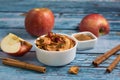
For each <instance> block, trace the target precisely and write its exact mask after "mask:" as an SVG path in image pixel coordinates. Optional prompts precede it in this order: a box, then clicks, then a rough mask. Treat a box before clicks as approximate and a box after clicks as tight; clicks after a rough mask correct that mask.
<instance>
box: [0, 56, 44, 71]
mask: <svg viewBox="0 0 120 80" xmlns="http://www.w3.org/2000/svg"><path fill="white" fill-rule="evenodd" d="M2 63H3V64H4V65H8V66H14V67H19V68H24V69H29V70H34V71H37V72H41V73H45V72H46V68H45V67H42V66H37V65H33V64H29V63H26V62H22V61H19V60H15V59H11V58H3V59H2Z"/></svg>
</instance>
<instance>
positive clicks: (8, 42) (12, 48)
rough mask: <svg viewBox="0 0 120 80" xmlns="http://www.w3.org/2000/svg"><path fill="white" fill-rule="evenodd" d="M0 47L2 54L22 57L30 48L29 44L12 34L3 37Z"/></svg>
mask: <svg viewBox="0 0 120 80" xmlns="http://www.w3.org/2000/svg"><path fill="white" fill-rule="evenodd" d="M0 45H1V50H2V51H3V52H5V53H7V54H9V55H12V56H23V55H24V54H26V53H27V52H28V51H29V50H30V49H31V48H32V45H31V44H30V43H29V42H27V41H25V40H23V39H22V38H20V37H18V36H16V35H15V34H12V33H9V34H8V35H7V36H5V37H4V38H3V39H2V41H1V44H0Z"/></svg>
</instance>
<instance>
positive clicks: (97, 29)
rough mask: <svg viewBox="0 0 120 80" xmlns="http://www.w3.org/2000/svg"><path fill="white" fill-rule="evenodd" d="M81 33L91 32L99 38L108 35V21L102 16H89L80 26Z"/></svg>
mask: <svg viewBox="0 0 120 80" xmlns="http://www.w3.org/2000/svg"><path fill="white" fill-rule="evenodd" d="M79 31H90V32H92V33H93V34H94V35H96V36H97V37H98V36H100V35H105V34H108V33H109V31H110V27H109V23H108V21H107V20H106V19H105V18H104V17H103V16H102V15H101V14H97V13H96V14H95V13H93V14H89V15H87V16H85V17H84V18H83V19H82V21H81V23H80V24H79Z"/></svg>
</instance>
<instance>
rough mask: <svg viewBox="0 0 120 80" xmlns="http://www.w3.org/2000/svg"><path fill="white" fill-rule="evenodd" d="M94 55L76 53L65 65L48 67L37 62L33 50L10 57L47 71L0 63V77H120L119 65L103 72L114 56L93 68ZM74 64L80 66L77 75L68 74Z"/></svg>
mask: <svg viewBox="0 0 120 80" xmlns="http://www.w3.org/2000/svg"><path fill="white" fill-rule="evenodd" d="M0 53H1V52H0ZM1 56H6V57H10V56H8V55H5V54H4V53H1ZM95 56H98V55H97V54H93V55H91V54H77V56H76V58H75V60H74V61H73V62H72V63H70V64H68V65H66V66H62V67H50V66H46V65H43V64H41V63H39V62H38V61H37V60H36V56H35V52H29V53H28V54H26V55H25V56H23V57H18V58H16V57H11V58H15V59H19V60H22V61H26V62H29V63H33V64H37V65H42V66H46V67H47V72H46V73H45V74H41V73H37V72H34V71H29V70H24V69H20V68H15V67H9V66H5V65H2V64H1V63H0V74H1V76H0V79H2V80H4V79H6V77H7V79H8V78H10V79H11V80H15V79H17V78H19V77H20V78H19V79H21V80H23V79H29V78H30V79H35V80H36V79H38V78H40V80H44V79H46V80H52V79H58V80H61V79H70V80H72V79H85V80H95V79H97V80H109V79H113V80H114V79H115V80H117V79H118V78H120V76H119V74H120V72H119V67H116V68H115V69H114V70H113V71H112V73H110V74H105V69H106V67H107V66H108V65H109V64H110V63H111V61H112V60H113V59H114V58H111V60H110V59H109V60H108V61H107V62H106V63H105V64H103V65H102V66H100V67H97V68H95V67H92V66H91V62H92V61H93V59H94V58H95ZM113 57H115V56H113ZM74 65H77V66H79V67H80V71H79V73H78V75H71V74H68V69H69V68H70V66H74ZM119 65H120V64H119ZM119 65H118V66H119ZM11 71H12V72H11ZM9 73H10V74H9ZM103 74H104V75H103ZM13 75H14V76H13ZM23 75H24V76H23ZM46 75H47V76H46ZM111 75H112V76H111ZM5 76H6V77H5ZM49 77H50V79H49ZM59 77H60V79H59ZM106 78H107V79H106Z"/></svg>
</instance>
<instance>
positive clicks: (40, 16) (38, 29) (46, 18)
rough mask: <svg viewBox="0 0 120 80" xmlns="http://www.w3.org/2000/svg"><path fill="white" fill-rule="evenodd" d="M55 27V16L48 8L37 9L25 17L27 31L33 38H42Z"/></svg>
mask: <svg viewBox="0 0 120 80" xmlns="http://www.w3.org/2000/svg"><path fill="white" fill-rule="evenodd" d="M53 27H54V14H53V12H52V11H51V10H50V9H48V8H35V9H32V10H30V11H29V12H28V13H27V15H26V17H25V28H26V31H27V32H28V33H29V34H31V35H33V36H41V35H43V34H47V33H48V32H51V30H52V29H53Z"/></svg>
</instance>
